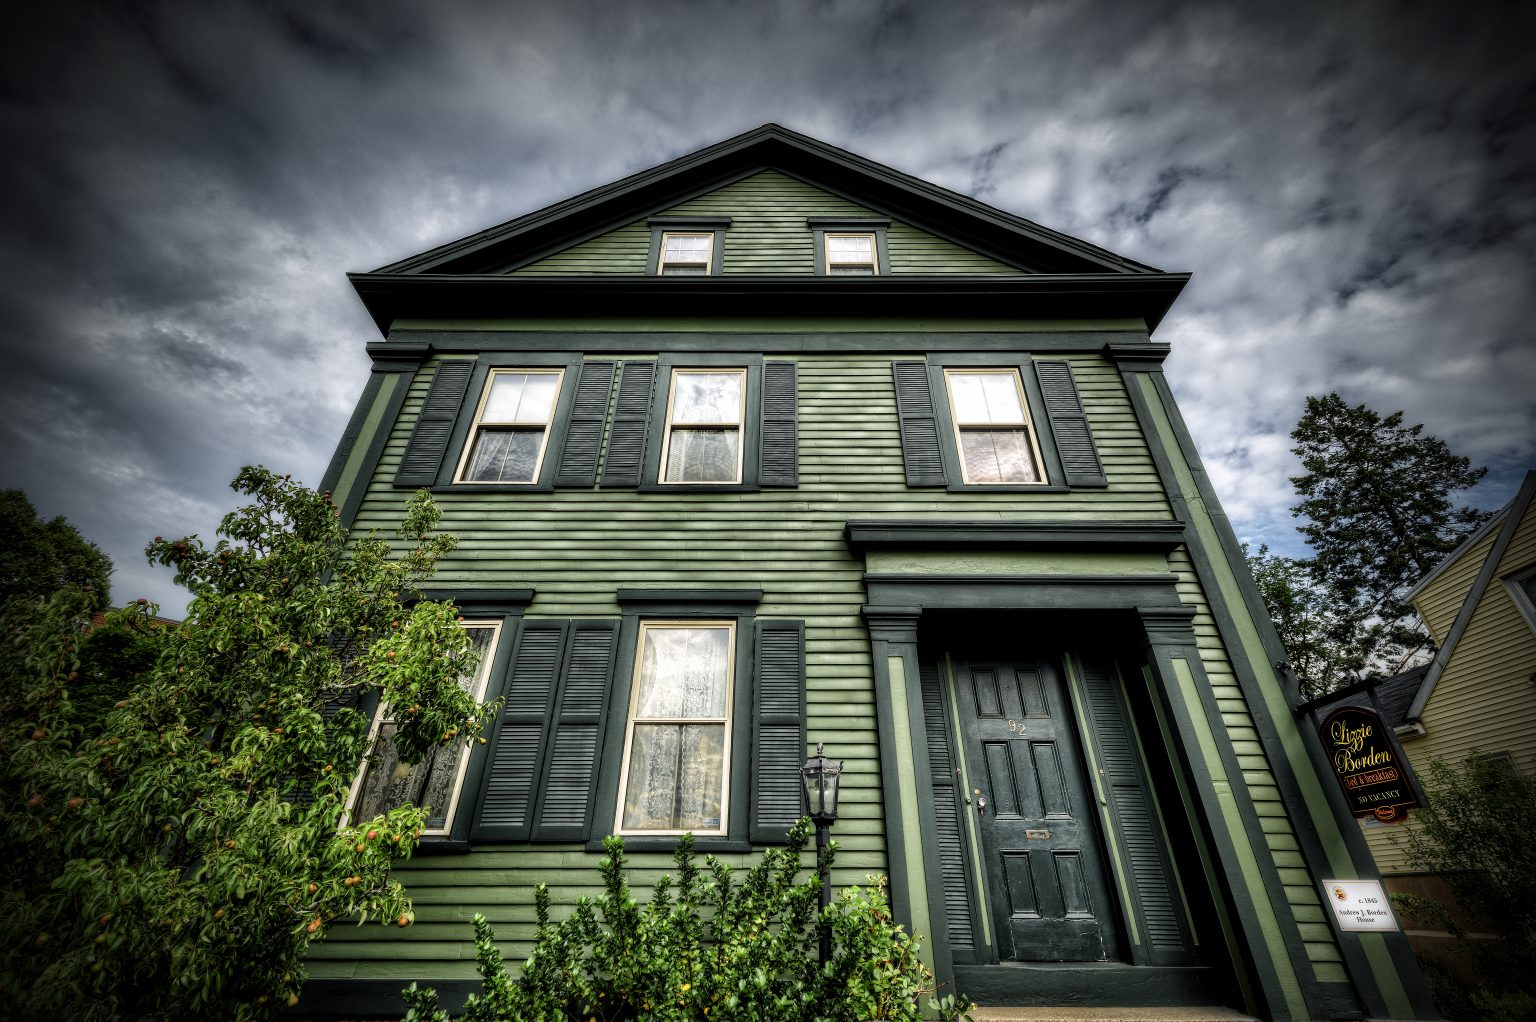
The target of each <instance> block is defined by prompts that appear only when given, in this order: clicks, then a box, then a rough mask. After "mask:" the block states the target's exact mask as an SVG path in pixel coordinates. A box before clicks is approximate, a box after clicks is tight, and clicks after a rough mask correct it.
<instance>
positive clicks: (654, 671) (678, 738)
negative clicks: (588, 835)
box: [615, 621, 798, 835]
mask: <svg viewBox="0 0 1536 1022" xmlns="http://www.w3.org/2000/svg"><path fill="white" fill-rule="evenodd" d="M735 647H736V625H735V622H732V621H703V622H670V621H654V622H653V621H647V622H643V623H642V624H641V626H640V649H639V655H638V656H637V657H636V658H635V673H634V682H633V686H632V694H631V697H630V712H629V726H628V731H627V732H626V734H625V739H624V759H623V764H624V766H623V776H622V778H621V780H620V786H619V800H618V814H617V819H616V821H615V828H616V831H617V832H618V833H620V834H640V833H643V834H657V835H660V834H682V833H685V832H691V833H694V834H698V835H723V834H725V833H726V830H727V825H728V820H729V818H730V809H729V806H728V805H727V793H728V792H729V780H730V778H729V774H730V771H729V768H728V765H729V763H730V761H731V748H730V747H731V705H732V701H733V698H734V696H733V682H734V677H733V674H734V670H733V663H734V661H735V656H736V654H735ZM797 752H798V750H797Z"/></svg>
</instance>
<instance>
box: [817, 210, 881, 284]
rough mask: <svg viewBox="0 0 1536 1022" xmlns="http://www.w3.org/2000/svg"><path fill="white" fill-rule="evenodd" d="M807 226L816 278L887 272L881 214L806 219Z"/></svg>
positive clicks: (868, 275) (874, 275)
mask: <svg viewBox="0 0 1536 1022" xmlns="http://www.w3.org/2000/svg"><path fill="white" fill-rule="evenodd" d="M806 226H808V227H809V228H810V229H811V241H812V247H813V249H814V254H815V267H816V275H817V276H819V277H880V276H885V275H888V274H889V273H890V272H891V260H890V253H889V252H888V251H887V248H886V243H885V241H886V238H885V236H886V229H887V228H889V227H890V226H891V222H890V220H888V219H886V218H884V217H821V216H813V217H808V218H807V219H806Z"/></svg>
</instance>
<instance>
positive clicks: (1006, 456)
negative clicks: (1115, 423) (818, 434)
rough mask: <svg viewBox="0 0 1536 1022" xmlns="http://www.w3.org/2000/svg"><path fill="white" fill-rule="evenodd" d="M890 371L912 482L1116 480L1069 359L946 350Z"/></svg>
mask: <svg viewBox="0 0 1536 1022" xmlns="http://www.w3.org/2000/svg"><path fill="white" fill-rule="evenodd" d="M891 370H892V374H893V376H894V380H893V382H894V383H895V387H896V415H897V419H898V421H899V425H900V428H901V457H902V464H903V467H904V468H905V469H906V475H907V485H908V486H943V487H947V488H948V489H950V490H955V491H959V490H978V491H979V490H987V489H991V490H994V491H995V490H1004V489H1010V488H1011V489H1018V490H1025V489H1035V490H1039V489H1051V490H1066V489H1076V488H1078V487H1104V486H1108V485H1109V479H1108V477H1106V476H1105V474H1104V465H1103V462H1101V461H1100V460H1099V454H1098V448H1097V445H1096V444H1095V442H1094V437H1093V430H1092V429H1091V428H1090V426H1089V422H1088V415H1087V410H1086V409H1085V408H1084V407H1083V402H1082V399H1081V397H1080V396H1079V395H1078V390H1077V383H1076V381H1075V378H1074V376H1073V369H1072V362H1070V361H1069V360H1067V359H1061V358H1019V357H1017V356H1014V355H1003V354H993V353H982V352H975V353H971V354H965V353H954V354H951V353H947V352H946V353H933V354H930V355H929V356H928V357H927V358H926V359H925V360H922V361H916V360H911V361H909V360H906V359H901V360H898V361H895V362H893V363H891Z"/></svg>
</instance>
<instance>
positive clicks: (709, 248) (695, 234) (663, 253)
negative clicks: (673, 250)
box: [656, 231, 715, 277]
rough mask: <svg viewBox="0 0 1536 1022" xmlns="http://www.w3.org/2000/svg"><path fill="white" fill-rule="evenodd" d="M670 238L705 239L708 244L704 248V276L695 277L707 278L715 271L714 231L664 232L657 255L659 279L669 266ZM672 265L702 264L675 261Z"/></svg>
mask: <svg viewBox="0 0 1536 1022" xmlns="http://www.w3.org/2000/svg"><path fill="white" fill-rule="evenodd" d="M668 238H703V239H704V240H705V242H706V244H705V246H704V262H703V266H704V272H703V273H702V274H694V276H703V277H707V276H709V275H710V272H711V270H712V269H713V267H714V262H715V232H714V231H662V232H661V247H660V249H659V250H658V251H657V253H656V275H657V276H658V277H659V276H662V275H664V274H665V273H666V272H667V265H668V263H667V239H668ZM671 265H673V266H698V265H700V264H699V263H697V262H686V263H685V262H678V261H675V260H674V261H673V262H672V264H671Z"/></svg>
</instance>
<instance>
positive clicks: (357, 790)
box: [338, 619, 501, 837]
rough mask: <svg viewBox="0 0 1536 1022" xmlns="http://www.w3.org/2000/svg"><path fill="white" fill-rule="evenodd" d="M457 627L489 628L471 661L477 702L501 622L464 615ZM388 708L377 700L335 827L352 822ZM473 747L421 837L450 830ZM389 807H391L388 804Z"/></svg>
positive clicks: (387, 719) (482, 694)
mask: <svg viewBox="0 0 1536 1022" xmlns="http://www.w3.org/2000/svg"><path fill="white" fill-rule="evenodd" d="M460 627H462V628H466V629H468V628H489V629H490V630H491V641H490V643H489V644H488V645H487V646H486V647H485V653H484V654H482V655H481V657H480V662H479V663H478V664H476V665H475V684H474V689H473V691H472V692H471V693H470V695H472V696H473V697H474V700H475V702H477V703H478V702H481V701H483V700H484V699H485V690H486V686H487V684H488V683H489V681H490V675H491V665H492V664H493V663H494V662H495V660H496V649H497V647H498V645H499V644H500V643H501V622H500V621H475V620H468V619H466V620H464V621H462V622H460ZM389 709H390V707H389V706H387V705H385V704H384V703H382V702H381V703H380V704H379V708H378V709H377V710H375V711H374V714H373V723H372V724H371V725H369V727H368V755H367V756H365V757H364V759H363V763H362V765H361V766H360V767H359V768H358V771H357V776H356V777H354V778H352V787H351V789H350V790H349V791H348V792H347V809H346V812H344V813H342V814H341V823H340V824H339V825H338V826H339V827H346V826H348V825H350V824H351V822H352V813H353V811H354V810H356V809H357V800H358V798H359V797H360V796H361V795H362V793H363V781H364V780H365V779H367V777H368V769H369V767H370V766H371V765H372V764H371V763H370V762H369V760H370V759H371V758H372V756H373V750H374V746H376V745H377V744H378V740H379V731H380V730H381V729H382V728H383V727H384V725H385V724H389V723H392V722H393V721H394V716H393V715H392V714H391V713H390V712H389ZM460 740H461V738H455V739H454V741H460ZM473 751H474V747H473V746H470V747H467V748H466V749H465V750H464V753H463V755H461V756H460V757H459V762H458V766H457V768H456V770H455V774H456V776H455V777H454V779H453V787H452V788H451V789H450V790H449V794H448V810H447V812H446V813H444V814H443V825H442V827H440V828H430V829H429V828H425V827H424V828H422V831H421V835H422V837H447V836H449V835H450V834H452V833H453V821H454V817H455V816H457V815H458V811H459V796H460V795H461V794H462V793H463V788H464V777H465V775H466V774H467V773H468V772H469V760H470V756H471V754H472V753H473ZM390 808H395V807H393V806H391V807H390Z"/></svg>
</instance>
